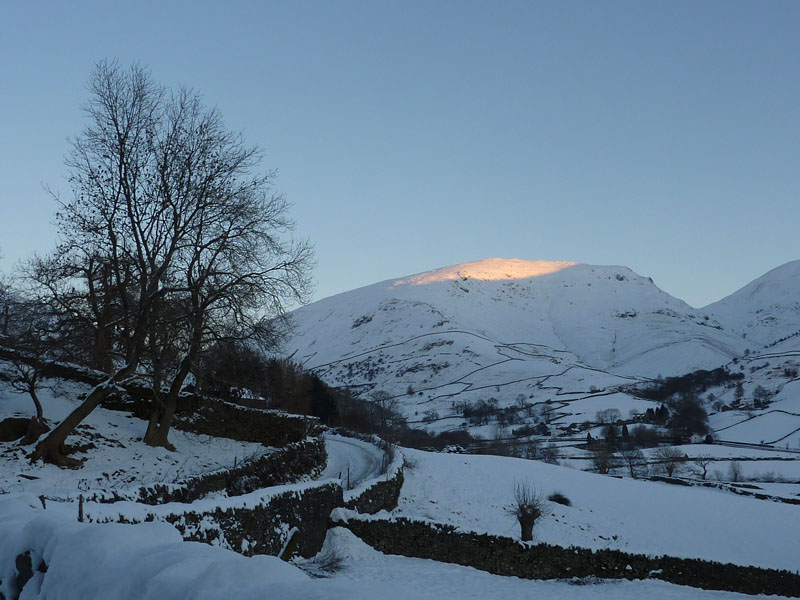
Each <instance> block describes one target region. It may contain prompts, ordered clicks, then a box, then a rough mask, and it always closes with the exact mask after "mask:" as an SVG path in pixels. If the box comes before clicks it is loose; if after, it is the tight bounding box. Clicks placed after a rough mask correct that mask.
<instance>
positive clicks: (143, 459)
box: [0, 380, 272, 499]
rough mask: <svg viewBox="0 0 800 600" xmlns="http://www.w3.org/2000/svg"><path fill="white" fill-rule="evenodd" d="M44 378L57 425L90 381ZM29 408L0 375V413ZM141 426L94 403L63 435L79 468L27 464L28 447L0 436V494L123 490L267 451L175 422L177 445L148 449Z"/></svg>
mask: <svg viewBox="0 0 800 600" xmlns="http://www.w3.org/2000/svg"><path fill="white" fill-rule="evenodd" d="M49 381H50V383H55V384H56V385H57V387H56V388H55V391H54V389H52V388H49V389H48V388H45V389H42V390H41V391H40V393H39V396H40V399H41V402H42V405H43V408H44V416H45V418H46V419H48V421H49V422H50V423H56V424H57V423H59V422H60V421H61V420H62V419H63V418H64V417H65V416H66V415H68V414H69V413H70V412H71V411H72V410H73V409H74V408H75V407H76V406H77V405H78V404H79V400H78V395H79V394H81V393H85V392H86V391H87V389H88V387H87V386H84V385H81V384H76V383H71V382H70V383H68V382H52V380H49ZM33 414H34V410H33V402H32V401H31V399H30V397H29V396H27V395H26V394H19V393H16V392H13V391H12V390H11V389H10V388H9V386H8V384H6V383H4V382H0V419H3V418H5V417H8V416H14V415H16V416H23V417H30V416H31V415H33ZM146 426H147V423H146V422H145V421H142V420H140V419H136V418H133V417H131V416H130V415H128V414H127V413H122V412H115V411H111V410H105V409H103V408H97V409H96V410H95V411H93V412H92V413H91V414H90V415H89V416H88V417H87V418H86V419H85V420H84V421H83V423H82V424H81V425H79V426H78V429H77V431H76V433H75V434H74V435H71V436H70V437H69V438H68V439H67V443H68V444H71V445H75V446H87V447H86V449H85V450H84V451H82V452H77V453H75V454H74V455H73V456H74V457H75V458H78V459H85V461H84V463H83V466H82V467H81V468H80V469H79V470H70V469H61V468H59V467H56V466H55V465H50V464H45V463H43V462H42V461H37V462H36V463H33V464H32V463H31V462H30V460H28V458H27V455H28V454H30V452H31V451H32V449H33V448H32V447H23V446H19V444H18V443H17V442H0V494H3V493H33V494H36V495H40V494H41V495H44V496H46V497H48V498H52V499H56V498H59V499H67V498H77V497H78V495H80V494H83V495H84V496H91V495H92V493H93V492H96V491H101V490H102V491H105V492H109V493H111V492H117V493H118V494H120V495H124V494H125V492H126V491H135V490H136V489H138V488H139V487H141V486H145V485H151V484H155V483H162V484H169V483H174V482H176V481H178V480H181V479H185V478H188V477H191V476H193V475H197V474H200V473H206V472H209V471H214V470H217V469H221V468H226V467H231V466H233V465H234V464H235V463H241V462H242V461H243V460H247V459H248V458H255V457H258V456H261V455H263V454H265V453H267V452H271V451H272V449H270V448H266V447H264V446H262V445H261V444H254V443H248V442H237V441H235V440H230V439H226V438H215V437H211V436H207V435H196V434H192V433H186V432H183V431H178V430H175V429H173V430H172V431H171V432H170V441H171V442H172V443H173V444H174V445H175V447H176V448H177V451H176V452H170V451H168V450H166V449H164V448H151V447H150V446H147V445H145V444H144V443H143V442H142V441H141V440H142V436H143V435H144V432H145V428H146Z"/></svg>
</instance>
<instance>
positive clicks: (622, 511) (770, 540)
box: [395, 450, 800, 570]
mask: <svg viewBox="0 0 800 600" xmlns="http://www.w3.org/2000/svg"><path fill="white" fill-rule="evenodd" d="M404 452H405V453H406V455H407V460H408V462H409V463H410V464H411V465H412V466H411V468H408V469H406V471H405V483H404V485H403V490H402V493H401V497H400V504H399V506H398V509H397V510H396V511H395V513H396V514H398V515H402V516H406V517H409V518H414V519H430V520H432V521H437V522H441V523H451V524H453V525H455V526H457V527H459V528H461V529H463V530H466V531H476V532H478V533H491V534H495V535H501V536H507V537H517V536H518V535H519V531H518V525H517V523H516V521H515V519H514V518H513V517H511V516H509V514H508V511H507V509H508V508H509V507H510V505H511V503H512V500H513V489H514V484H515V481H516V482H520V481H529V482H530V483H532V484H533V485H535V486H536V488H537V490H539V491H540V492H541V493H542V494H543V495H544V497H547V496H548V495H550V494H552V493H553V492H556V491H558V492H561V493H563V494H564V495H566V496H567V498H569V499H570V500H571V502H572V506H562V505H560V504H554V503H548V505H549V507H550V508H551V509H552V513H551V514H550V515H548V516H546V517H544V518H543V519H542V520H541V522H540V523H537V525H536V528H535V529H534V536H535V538H536V539H537V540H538V541H541V542H547V543H550V544H556V545H560V546H570V545H575V546H583V547H588V548H614V549H620V550H625V551H627V552H634V553H643V554H651V555H658V554H669V555H672V556H679V557H687V558H703V559H709V560H716V561H721V562H731V563H734V564H740V565H755V566H761V567H771V568H782V569H791V570H795V569H797V553H796V552H795V551H794V550H793V549H794V548H796V547H797V540H798V539H800V518H798V515H799V514H800V513H798V507H797V506H793V505H787V504H781V503H776V502H769V501H764V500H757V499H753V498H746V497H740V496H736V495H733V494H730V493H727V492H724V491H719V490H714V489H706V488H689V487H683V486H674V485H669V484H665V483H655V482H647V481H638V480H631V479H617V478H614V477H608V476H602V475H596V474H592V473H585V472H581V471H577V470H574V469H569V468H565V467H559V466H553V465H548V464H545V463H542V462H538V461H527V460H522V459H514V458H503V457H496V456H473V455H462V454H435V453H426V452H419V451H414V450H404Z"/></svg>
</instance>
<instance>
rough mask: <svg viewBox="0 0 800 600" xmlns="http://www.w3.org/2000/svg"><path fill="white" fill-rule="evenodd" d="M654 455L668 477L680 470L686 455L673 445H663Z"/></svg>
mask: <svg viewBox="0 0 800 600" xmlns="http://www.w3.org/2000/svg"><path fill="white" fill-rule="evenodd" d="M653 457H654V458H655V459H656V461H657V463H658V467H659V468H660V469H661V471H662V472H664V474H666V475H667V477H672V476H673V475H676V474H678V473H679V472H680V470H681V467H682V465H683V463H684V462H686V456H685V455H684V454H683V453H682V452H681V451H680V450H678V449H677V448H674V447H672V446H662V447H660V448H658V449H656V451H655V452H654V453H653Z"/></svg>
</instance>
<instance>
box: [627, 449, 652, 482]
mask: <svg viewBox="0 0 800 600" xmlns="http://www.w3.org/2000/svg"><path fill="white" fill-rule="evenodd" d="M620 457H621V459H622V462H623V464H624V465H625V467H627V469H628V474H629V475H630V476H631V477H632V478H633V479H638V478H639V477H641V476H643V475H646V474H647V461H646V460H645V456H644V453H643V452H642V451H641V450H639V448H624V449H623V450H622V451H621V452H620Z"/></svg>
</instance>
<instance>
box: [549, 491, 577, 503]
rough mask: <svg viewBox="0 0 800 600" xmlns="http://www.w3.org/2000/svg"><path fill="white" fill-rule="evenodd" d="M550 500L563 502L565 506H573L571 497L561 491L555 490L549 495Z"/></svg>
mask: <svg viewBox="0 0 800 600" xmlns="http://www.w3.org/2000/svg"><path fill="white" fill-rule="evenodd" d="M547 499H548V500H550V502H555V503H556V504H561V505H563V506H572V502H571V501H570V499H569V498H567V497H566V496H565V495H564V494H562V493H561V492H553V493H552V494H550V495H549V496H548V497H547Z"/></svg>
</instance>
